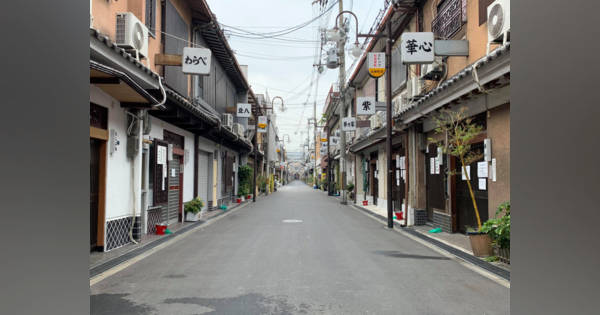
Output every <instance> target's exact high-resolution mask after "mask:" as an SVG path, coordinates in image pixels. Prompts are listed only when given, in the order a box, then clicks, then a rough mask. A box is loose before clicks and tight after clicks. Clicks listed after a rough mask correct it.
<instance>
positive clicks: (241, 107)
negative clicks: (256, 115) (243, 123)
mask: <svg viewBox="0 0 600 315" xmlns="http://www.w3.org/2000/svg"><path fill="white" fill-rule="evenodd" d="M251 113H252V105H250V104H245V103H238V104H237V110H236V115H237V117H241V118H248V117H250V114H251Z"/></svg>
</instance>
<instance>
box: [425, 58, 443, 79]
mask: <svg viewBox="0 0 600 315" xmlns="http://www.w3.org/2000/svg"><path fill="white" fill-rule="evenodd" d="M443 74H444V61H443V59H442V57H441V56H436V57H435V60H434V61H433V63H427V64H423V65H421V79H422V80H433V81H438V80H440V79H441V78H442V75H443Z"/></svg>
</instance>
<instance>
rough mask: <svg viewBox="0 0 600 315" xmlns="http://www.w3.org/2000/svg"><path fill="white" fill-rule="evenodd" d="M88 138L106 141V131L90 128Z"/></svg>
mask: <svg viewBox="0 0 600 315" xmlns="http://www.w3.org/2000/svg"><path fill="white" fill-rule="evenodd" d="M90 138H94V139H100V140H108V130H106V129H100V128H96V127H90Z"/></svg>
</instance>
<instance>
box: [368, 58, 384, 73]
mask: <svg viewBox="0 0 600 315" xmlns="http://www.w3.org/2000/svg"><path fill="white" fill-rule="evenodd" d="M367 59H368V61H367V62H368V66H369V75H370V76H372V77H373V78H379V77H381V76H382V75H383V74H384V73H385V53H369V54H368V58H367Z"/></svg>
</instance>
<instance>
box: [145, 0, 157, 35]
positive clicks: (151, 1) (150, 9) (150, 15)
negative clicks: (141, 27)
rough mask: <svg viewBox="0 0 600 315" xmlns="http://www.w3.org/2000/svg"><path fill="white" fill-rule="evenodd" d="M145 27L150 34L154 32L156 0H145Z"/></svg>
mask: <svg viewBox="0 0 600 315" xmlns="http://www.w3.org/2000/svg"><path fill="white" fill-rule="evenodd" d="M146 27H147V28H148V31H150V35H151V36H152V37H155V34H156V0H146Z"/></svg>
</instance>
